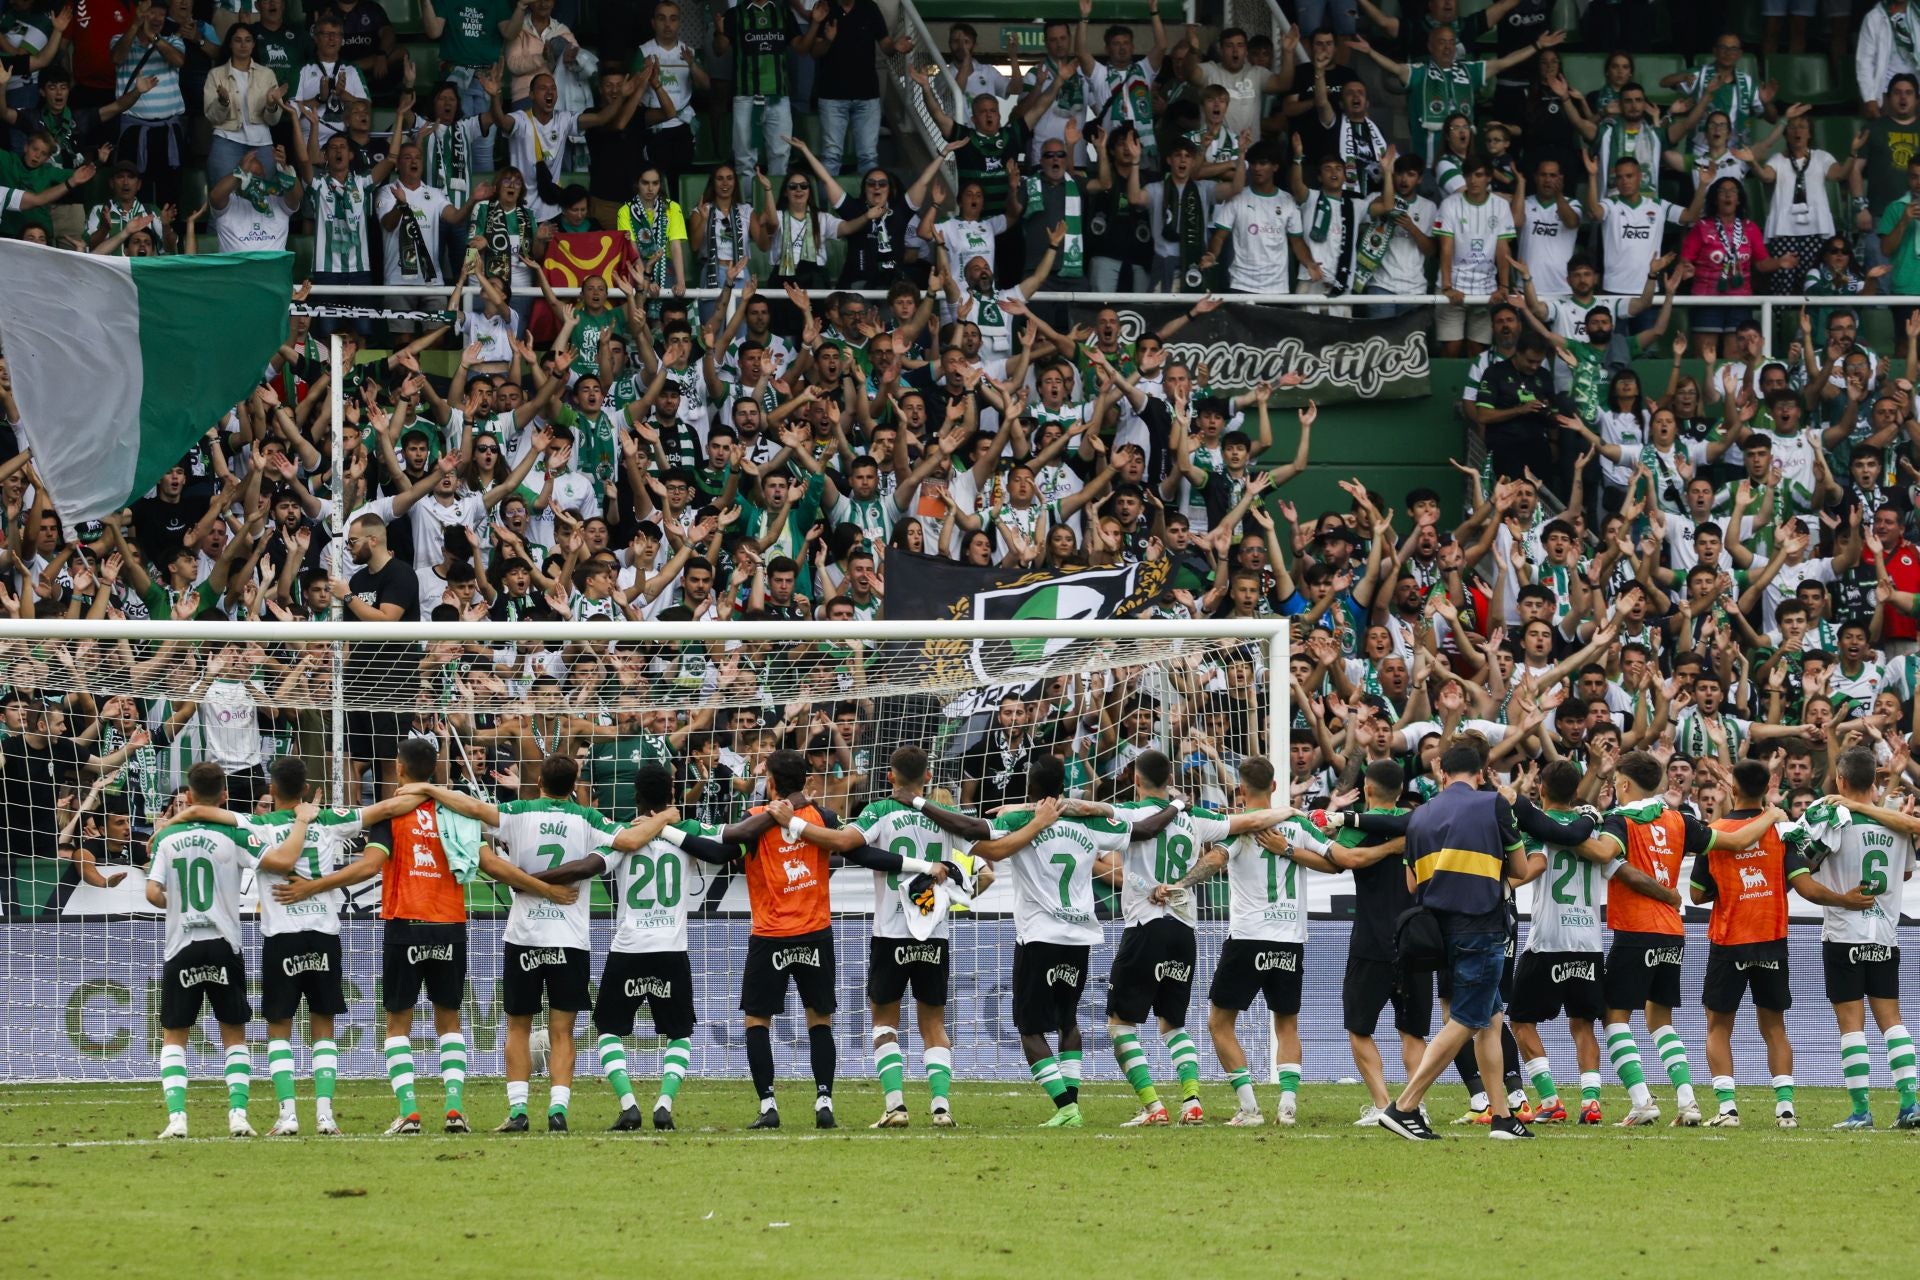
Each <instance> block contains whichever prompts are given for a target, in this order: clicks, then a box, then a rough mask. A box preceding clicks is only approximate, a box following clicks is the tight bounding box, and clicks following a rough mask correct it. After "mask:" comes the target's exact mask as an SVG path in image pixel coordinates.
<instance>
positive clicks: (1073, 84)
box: [1047, 58, 1087, 115]
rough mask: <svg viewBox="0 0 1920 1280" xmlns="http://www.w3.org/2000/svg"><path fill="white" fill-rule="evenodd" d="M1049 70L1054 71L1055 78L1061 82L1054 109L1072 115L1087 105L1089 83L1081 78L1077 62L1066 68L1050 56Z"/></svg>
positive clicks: (1048, 60)
mask: <svg viewBox="0 0 1920 1280" xmlns="http://www.w3.org/2000/svg"><path fill="white" fill-rule="evenodd" d="M1047 70H1048V71H1050V72H1052V73H1053V77H1054V79H1056V80H1058V81H1059V82H1060V92H1059V94H1057V95H1056V96H1055V97H1054V100H1053V106H1054V110H1056V111H1058V112H1060V113H1061V114H1062V115H1072V114H1073V113H1074V112H1075V111H1077V110H1079V109H1080V108H1081V107H1084V106H1086V105H1087V84H1086V81H1085V80H1084V79H1082V78H1081V75H1080V68H1079V66H1078V65H1077V64H1076V65H1075V66H1074V67H1072V68H1071V69H1065V68H1062V67H1061V66H1060V64H1059V63H1057V62H1055V61H1054V60H1053V59H1052V58H1048V59H1047Z"/></svg>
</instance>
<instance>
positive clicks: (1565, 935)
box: [1521, 809, 1623, 953]
mask: <svg viewBox="0 0 1920 1280" xmlns="http://www.w3.org/2000/svg"><path fill="white" fill-rule="evenodd" d="M1543 812H1545V813H1546V815H1547V816H1548V817H1549V818H1553V819H1555V820H1556V821H1565V820H1566V819H1567V818H1569V817H1571V816H1572V815H1570V814H1566V813H1562V812H1561V811H1559V810H1557V809H1548V810H1544V811H1543ZM1526 845H1527V852H1528V853H1544V854H1546V855H1547V869H1546V871H1545V872H1544V873H1542V875H1541V876H1540V878H1539V879H1538V880H1535V881H1534V882H1533V923H1532V925H1531V926H1530V927H1529V928H1528V930H1527V943H1526V946H1524V947H1522V948H1521V950H1523V951H1578V952H1593V953H1598V952H1601V951H1605V950H1606V940H1605V938H1604V937H1603V936H1602V932H1601V925H1600V912H1601V911H1602V910H1603V909H1605V907H1606V905H1607V880H1608V879H1609V878H1610V877H1612V875H1613V874H1614V872H1615V871H1617V870H1618V869H1619V868H1620V866H1621V865H1623V864H1622V863H1620V862H1617V861H1616V862H1610V863H1608V864H1607V865H1606V866H1604V867H1602V866H1596V865H1595V864H1594V863H1591V862H1589V861H1587V860H1586V859H1585V858H1583V857H1581V856H1580V855H1579V854H1577V853H1575V852H1574V851H1573V850H1571V849H1562V848H1560V847H1559V846H1557V845H1550V844H1542V843H1541V842H1540V841H1538V840H1533V839H1528V840H1527V841H1526Z"/></svg>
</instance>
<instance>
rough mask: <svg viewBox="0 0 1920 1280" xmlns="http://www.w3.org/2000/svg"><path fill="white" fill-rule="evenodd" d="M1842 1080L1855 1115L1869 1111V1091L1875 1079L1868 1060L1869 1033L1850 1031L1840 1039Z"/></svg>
mask: <svg viewBox="0 0 1920 1280" xmlns="http://www.w3.org/2000/svg"><path fill="white" fill-rule="evenodd" d="M1840 1078H1841V1079H1842V1080H1843V1081H1845V1083H1846V1086H1847V1096H1848V1097H1849V1098H1851V1099H1852V1101H1853V1113H1854V1114H1855V1115H1859V1114H1861V1113H1862V1112H1864V1111H1866V1110H1867V1089H1868V1087H1869V1086H1870V1084H1871V1082H1872V1078H1873V1066H1872V1063H1871V1062H1870V1061H1869V1059H1868V1058H1867V1033H1866V1032H1864V1031H1849V1032H1847V1033H1846V1034H1844V1035H1842V1036H1841V1037H1840Z"/></svg>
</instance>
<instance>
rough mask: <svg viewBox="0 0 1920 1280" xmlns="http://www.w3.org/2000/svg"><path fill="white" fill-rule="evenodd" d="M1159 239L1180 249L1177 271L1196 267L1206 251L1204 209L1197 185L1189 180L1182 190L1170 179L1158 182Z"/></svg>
mask: <svg viewBox="0 0 1920 1280" xmlns="http://www.w3.org/2000/svg"><path fill="white" fill-rule="evenodd" d="M1161 195H1162V197H1163V198H1162V199H1161V201H1160V238H1161V239H1162V240H1171V241H1173V243H1175V244H1177V245H1179V246H1180V269H1181V270H1182V271H1185V270H1187V268H1189V267H1194V266H1198V265H1199V263H1200V259H1201V258H1203V257H1204V256H1206V252H1207V215H1206V212H1205V210H1206V206H1205V205H1203V204H1202V203H1201V201H1200V184H1199V182H1198V181H1194V180H1189V181H1188V183H1187V185H1186V186H1185V187H1184V188H1183V187H1180V186H1178V185H1177V184H1175V182H1174V180H1173V179H1172V178H1164V179H1162V180H1161Z"/></svg>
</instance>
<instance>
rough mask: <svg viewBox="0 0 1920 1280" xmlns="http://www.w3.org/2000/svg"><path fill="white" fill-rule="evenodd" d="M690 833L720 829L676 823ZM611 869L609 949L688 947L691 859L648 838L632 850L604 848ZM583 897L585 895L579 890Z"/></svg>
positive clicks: (715, 835)
mask: <svg viewBox="0 0 1920 1280" xmlns="http://www.w3.org/2000/svg"><path fill="white" fill-rule="evenodd" d="M674 826H675V827H676V828H678V829H679V830H681V831H683V832H685V833H686V834H688V835H690V836H705V837H707V838H708V839H709V840H717V839H719V838H720V828H718V827H712V826H708V825H707V824H706V823H704V822H692V821H686V822H676V823H674ZM605 857H606V859H607V865H608V866H610V867H612V868H613V885H614V894H615V896H614V907H615V910H616V911H617V912H618V915H619V921H618V923H617V924H616V925H615V926H614V930H613V943H612V945H611V946H610V947H609V948H608V950H611V951H621V952H660V951H667V952H672V951H685V950H686V949H687V909H688V901H687V885H688V883H689V882H691V881H692V880H693V876H692V875H690V874H689V871H690V870H691V868H692V860H691V859H689V858H688V857H687V855H686V854H685V853H683V852H681V851H680V849H679V848H677V847H676V846H674V845H672V844H669V843H668V842H667V841H665V840H651V841H648V842H647V843H646V844H644V845H642V846H640V848H638V849H636V850H634V851H633V852H632V853H617V852H615V851H614V850H612V849H608V850H606V851H605ZM581 896H582V899H583V900H584V898H585V895H584V894H582V895H581Z"/></svg>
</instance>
